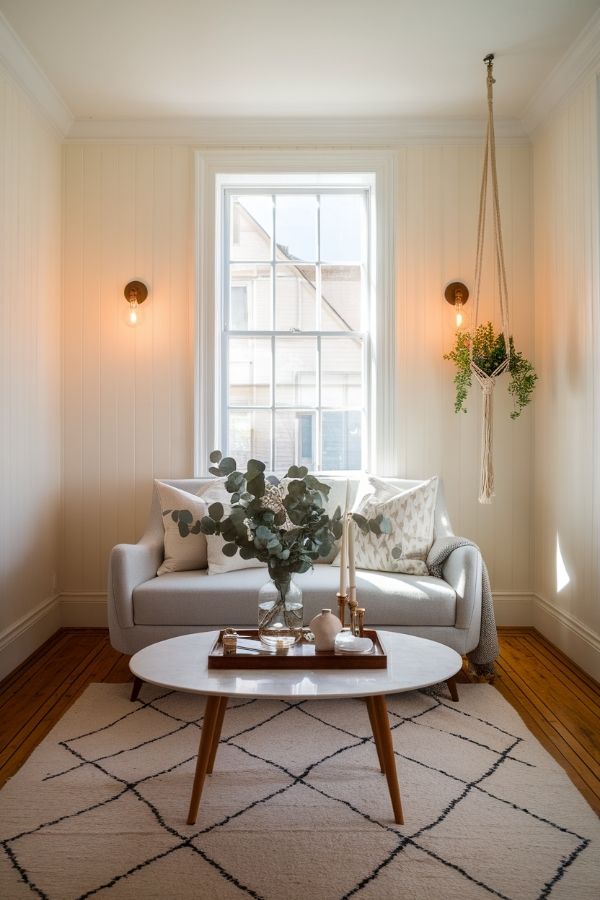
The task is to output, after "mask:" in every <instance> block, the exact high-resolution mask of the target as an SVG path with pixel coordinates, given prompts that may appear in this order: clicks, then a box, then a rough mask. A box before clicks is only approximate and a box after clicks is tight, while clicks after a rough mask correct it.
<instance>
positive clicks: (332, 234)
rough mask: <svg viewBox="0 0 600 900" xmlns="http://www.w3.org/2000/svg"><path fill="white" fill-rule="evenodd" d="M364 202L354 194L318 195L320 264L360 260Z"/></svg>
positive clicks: (359, 196)
mask: <svg viewBox="0 0 600 900" xmlns="http://www.w3.org/2000/svg"><path fill="white" fill-rule="evenodd" d="M363 220H364V200H363V197H362V196H361V195H358V194H322V195H321V261H322V262H329V263H346V262H354V263H357V262H360V261H361V259H362V258H363V252H362V248H363Z"/></svg>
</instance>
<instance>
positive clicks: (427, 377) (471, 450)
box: [62, 143, 532, 620]
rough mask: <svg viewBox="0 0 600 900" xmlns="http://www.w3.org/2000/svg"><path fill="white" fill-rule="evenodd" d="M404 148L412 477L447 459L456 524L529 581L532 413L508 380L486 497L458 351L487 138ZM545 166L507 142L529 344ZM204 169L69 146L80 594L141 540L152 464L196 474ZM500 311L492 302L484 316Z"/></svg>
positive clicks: (71, 542) (402, 292)
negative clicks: (197, 179) (200, 184)
mask: <svg viewBox="0 0 600 900" xmlns="http://www.w3.org/2000/svg"><path fill="white" fill-rule="evenodd" d="M395 152H396V164H397V166H396V168H397V197H396V201H397V202H396V210H395V215H396V234H397V248H396V250H397V286H396V303H397V308H398V334H397V342H398V354H399V364H398V372H397V373H396V376H395V377H394V378H393V379H392V382H391V383H390V390H397V391H399V392H400V398H401V400H400V406H401V428H400V433H401V437H400V441H399V446H398V447H397V448H396V451H397V460H398V474H407V475H423V476H425V475H429V474H432V473H435V472H439V473H441V474H442V475H443V477H444V479H445V482H446V489H447V494H448V500H449V505H450V509H451V510H452V512H453V516H454V524H455V528H456V529H457V530H459V531H460V532H463V533H465V534H467V535H468V536H470V537H471V538H473V539H474V540H476V541H477V542H478V543H480V544H481V546H482V549H483V550H484V553H485V555H486V558H487V560H488V563H489V565H490V570H491V574H492V579H493V584H494V588H495V589H496V590H497V591H500V592H502V591H505V592H509V593H512V594H527V593H528V592H529V591H530V590H531V582H530V563H531V559H530V554H531V521H530V481H531V449H532V415H531V411H529V410H528V411H526V412H525V414H524V415H523V417H522V419H521V420H519V421H518V422H517V423H512V422H511V421H510V419H509V417H508V411H509V404H508V401H507V397H506V392H505V391H503V390H499V391H498V406H497V418H496V467H497V491H498V496H497V499H496V502H495V504H494V505H492V506H490V507H482V506H480V505H479V504H478V502H477V485H478V464H479V463H478V460H479V434H480V420H479V415H478V413H479V410H480V398H479V396H478V394H477V393H476V392H475V391H473V396H472V398H471V403H470V407H469V408H470V411H469V414H468V415H467V416H456V415H455V414H454V411H453V386H452V377H453V373H452V369H451V366H450V364H449V363H446V362H444V361H443V360H442V358H441V357H442V353H443V352H444V351H445V350H446V349H448V348H449V347H450V345H451V342H452V337H453V316H452V310H451V308H450V307H449V306H448V305H447V304H446V303H445V301H444V299H443V289H444V287H445V285H446V283H447V282H448V281H450V280H454V279H464V280H466V281H467V283H470V282H471V279H472V270H473V256H474V239H475V229H476V215H477V203H478V191H479V179H480V165H481V147H480V146H476V147H474V146H454V145H450V144H448V145H428V146H415V145H410V146H406V147H398V148H396V151H395ZM530 162H531V160H530V151H529V148H528V147H527V146H523V145H515V146H504V147H502V148H501V149H500V152H499V167H500V177H501V180H502V199H503V212H504V221H505V232H506V233H505V243H506V250H507V263H508V268H509V277H510V281H511V288H512V293H513V308H514V331H515V334H516V335H518V339H519V345H520V346H521V347H522V349H523V350H524V352H525V353H526V354H529V353H531V350H532V303H531V287H532V272H531V243H530V234H531V216H530V211H531V210H530V207H531V190H530V188H531V185H530ZM193 173H194V170H193V149H192V148H189V147H182V146H176V145H159V146H151V145H147V144H139V145H118V144H108V143H96V144H94V143H92V144H89V143H86V144H69V145H67V147H66V149H65V197H66V201H65V244H64V268H65V319H64V321H65V331H64V347H65V350H64V372H65V378H64V382H65V393H64V408H65V417H64V421H65V426H64V454H65V455H64V482H65V525H64V534H63V566H62V588H63V590H64V591H65V593H66V595H67V599H68V597H69V595H70V596H71V597H72V600H73V603H74V604H75V602H80V601H82V602H84V601H85V597H86V595H87V596H88V597H89V598H93V595H95V594H101V593H103V592H104V590H105V579H106V563H107V557H108V553H109V550H110V548H111V547H112V546H113V545H114V544H116V543H118V542H119V541H132V540H135V539H136V538H138V537H139V535H140V533H141V531H142V530H143V525H144V522H145V518H146V513H147V509H148V506H149V502H150V491H151V483H152V478H153V477H161V476H162V477H169V476H171V477H175V476H181V475H186V474H189V473H190V472H191V471H192V456H193V454H192V449H193V371H194V365H193V355H194V348H193V328H192V325H193V319H194V266H193V255H194V247H193V239H194V238H193V234H194V190H195V187H194V174H193ZM488 271H489V272H491V269H489V270H488ZM134 277H137V278H140V279H142V280H144V281H147V282H148V283H149V284H150V298H149V300H148V302H147V303H146V304H145V308H144V314H145V319H146V321H145V322H144V324H143V326H141V327H140V328H139V330H137V331H132V330H130V329H128V328H127V327H126V325H125V323H124V313H125V311H126V304H125V301H124V300H123V297H122V290H123V286H124V284H125V283H126V282H127V281H128V280H130V279H131V278H134ZM205 302H206V301H205ZM468 308H470V309H472V305H470V307H468ZM490 309H491V305H490V302H489V300H488V301H485V304H484V310H483V313H484V315H488V314H489V310H490ZM515 602H516V604H517V606H516V607H515V612H514V615H516V616H517V620H518V617H519V615H521V612H520V609H519V603H520V601H519V600H517V601H515ZM524 602H528V601H524ZM514 615H513V620H514Z"/></svg>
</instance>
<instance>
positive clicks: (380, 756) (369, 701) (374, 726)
mask: <svg viewBox="0 0 600 900" xmlns="http://www.w3.org/2000/svg"><path fill="white" fill-rule="evenodd" d="M365 700H366V701H367V709H368V711H369V722H370V723H371V731H372V732H373V738H374V739H375V747H376V748H377V757H378V759H379V768H380V769H381V772H382V774H383V775H385V765H384V760H383V754H382V752H381V738H380V737H379V729H378V724H377V714H376V712H375V707H374V704H373V698H372V697H365Z"/></svg>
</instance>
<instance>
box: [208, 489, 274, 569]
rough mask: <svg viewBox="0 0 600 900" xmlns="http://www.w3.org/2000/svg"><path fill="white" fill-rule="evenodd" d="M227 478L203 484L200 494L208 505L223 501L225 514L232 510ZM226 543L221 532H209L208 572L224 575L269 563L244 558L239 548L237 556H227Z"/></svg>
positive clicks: (264, 566) (261, 567)
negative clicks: (225, 551)
mask: <svg viewBox="0 0 600 900" xmlns="http://www.w3.org/2000/svg"><path fill="white" fill-rule="evenodd" d="M224 485H225V479H224V478H219V479H215V481H214V482H210V483H209V484H203V485H202V487H201V488H200V490H199V491H198V495H199V496H200V497H202V500H203V501H204V502H205V503H206V505H207V510H208V507H209V506H210V505H211V504H212V503H221V504H222V505H223V509H224V510H225V515H226V516H227V515H229V513H230V512H231V494H229V493H228V492H227V491H226V490H225V486H224ZM224 543H226V542H225V541H224V540H223V538H222V537H221V535H220V534H207V535H206V546H207V556H208V574H209V575H224V574H225V572H236V571H237V570H238V569H264V568H266V566H267V564H266V563H264V562H260V560H258V559H242V557H241V556H240V551H239V550H238V551H237V553H236V554H235V556H225V554H224V553H223V544H224Z"/></svg>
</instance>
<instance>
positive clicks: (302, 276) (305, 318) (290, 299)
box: [275, 265, 317, 331]
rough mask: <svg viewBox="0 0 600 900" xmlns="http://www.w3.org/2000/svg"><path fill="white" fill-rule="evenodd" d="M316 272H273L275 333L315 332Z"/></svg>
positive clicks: (303, 268)
mask: <svg viewBox="0 0 600 900" xmlns="http://www.w3.org/2000/svg"><path fill="white" fill-rule="evenodd" d="M316 277H317V273H316V269H315V267H314V266H282V265H278V266H277V268H276V270H275V319H276V325H275V327H276V329H277V330H278V331H289V330H290V329H294V328H295V329H297V330H298V331H314V330H315V328H316V324H317V319H316V312H317V294H316V288H315V284H316Z"/></svg>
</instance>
